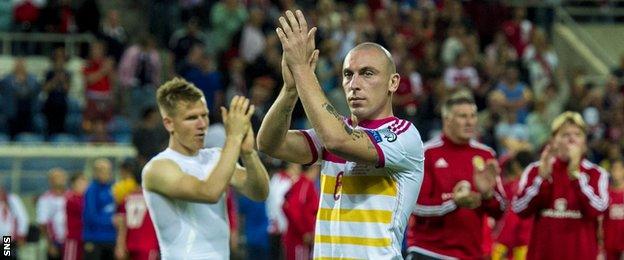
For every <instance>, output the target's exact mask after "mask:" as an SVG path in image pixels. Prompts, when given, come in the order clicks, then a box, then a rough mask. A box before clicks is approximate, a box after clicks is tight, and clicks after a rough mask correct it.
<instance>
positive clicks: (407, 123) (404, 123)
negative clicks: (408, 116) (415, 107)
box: [392, 120, 409, 132]
mask: <svg viewBox="0 0 624 260" xmlns="http://www.w3.org/2000/svg"><path fill="white" fill-rule="evenodd" d="M401 121H402V122H401V124H400V125H399V126H397V127H394V128H393V129H392V131H393V132H397V131H398V130H399V129H403V128H404V127H405V126H406V125H409V122H408V121H405V120H401Z"/></svg>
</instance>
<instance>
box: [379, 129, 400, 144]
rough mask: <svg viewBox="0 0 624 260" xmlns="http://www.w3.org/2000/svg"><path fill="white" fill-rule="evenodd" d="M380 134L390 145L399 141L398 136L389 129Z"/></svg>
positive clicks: (381, 131) (380, 131) (382, 130)
mask: <svg viewBox="0 0 624 260" xmlns="http://www.w3.org/2000/svg"><path fill="white" fill-rule="evenodd" d="M379 134H381V136H383V138H384V139H386V141H388V142H389V143H392V142H394V141H396V139H397V135H396V134H395V133H394V132H392V130H390V128H389V127H388V128H385V129H381V130H379Z"/></svg>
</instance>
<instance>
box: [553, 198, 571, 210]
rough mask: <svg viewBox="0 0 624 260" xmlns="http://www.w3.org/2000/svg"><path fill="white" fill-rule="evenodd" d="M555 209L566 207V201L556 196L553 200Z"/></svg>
mask: <svg viewBox="0 0 624 260" xmlns="http://www.w3.org/2000/svg"><path fill="white" fill-rule="evenodd" d="M554 204H555V205H554V208H555V210H556V211H565V210H566V209H567V208H568V201H567V200H566V199H564V198H558V199H556V200H555V202H554Z"/></svg>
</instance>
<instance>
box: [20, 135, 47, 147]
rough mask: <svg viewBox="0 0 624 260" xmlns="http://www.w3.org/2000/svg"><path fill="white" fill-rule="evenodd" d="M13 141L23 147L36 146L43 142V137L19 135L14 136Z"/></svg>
mask: <svg viewBox="0 0 624 260" xmlns="http://www.w3.org/2000/svg"><path fill="white" fill-rule="evenodd" d="M15 141H16V142H20V143H22V144H23V145H36V144H39V143H42V142H43V141H45V138H44V137H43V135H40V134H35V133H21V134H18V135H17V136H15Z"/></svg>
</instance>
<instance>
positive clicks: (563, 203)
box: [512, 111, 609, 259]
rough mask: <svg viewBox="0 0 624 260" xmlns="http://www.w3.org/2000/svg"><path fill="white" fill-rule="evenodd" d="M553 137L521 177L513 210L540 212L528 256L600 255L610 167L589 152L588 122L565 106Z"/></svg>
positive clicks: (524, 214) (522, 213) (525, 213)
mask: <svg viewBox="0 0 624 260" xmlns="http://www.w3.org/2000/svg"><path fill="white" fill-rule="evenodd" d="M551 131H552V139H551V142H550V143H549V144H548V145H546V147H545V148H544V151H543V152H542V154H541V156H540V160H539V161H538V162H534V163H532V164H530V165H529V166H528V167H527V168H526V169H525V171H524V173H523V174H522V177H521V178H520V184H519V187H518V193H517V195H516V197H515V198H514V200H513V207H512V209H513V211H514V212H516V213H517V214H518V215H520V216H521V217H531V216H533V217H534V220H533V229H532V231H531V241H530V242H529V251H528V253H527V259H596V257H597V255H598V243H597V231H598V224H597V222H598V221H597V220H598V217H599V216H600V215H601V214H602V213H603V212H604V211H605V210H606V209H607V206H608V203H609V194H608V191H607V186H608V184H609V175H608V173H607V172H606V171H605V170H604V169H602V168H600V167H599V166H597V165H595V164H593V163H591V162H590V161H588V160H586V159H584V158H583V154H584V153H585V151H586V149H587V141H586V125H585V122H584V121H583V117H582V116H581V115H580V114H579V113H576V112H569V111H568V112H564V113H563V114H561V115H559V116H558V117H557V118H555V120H554V121H553V123H552V125H551Z"/></svg>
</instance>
